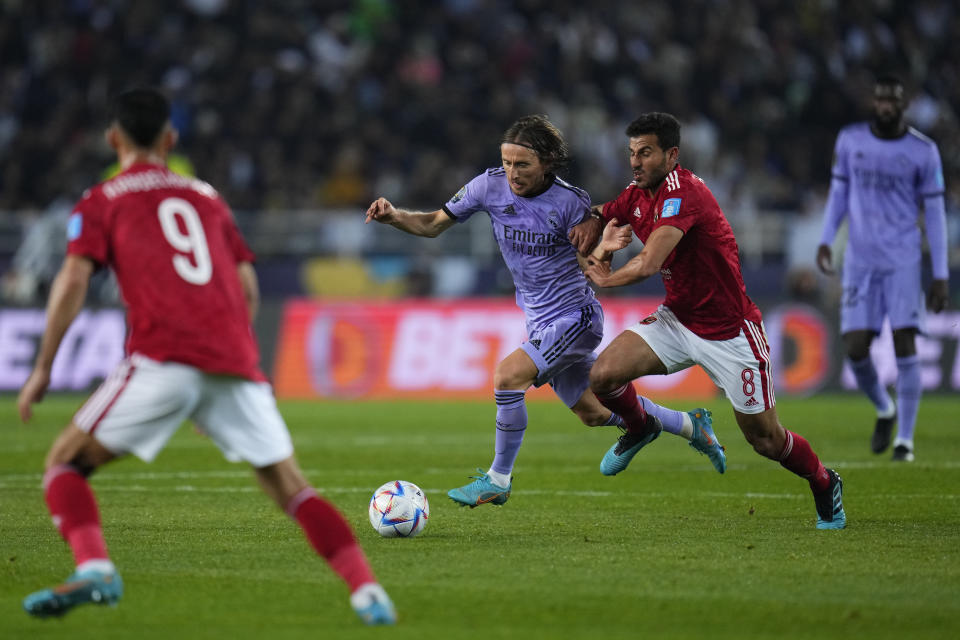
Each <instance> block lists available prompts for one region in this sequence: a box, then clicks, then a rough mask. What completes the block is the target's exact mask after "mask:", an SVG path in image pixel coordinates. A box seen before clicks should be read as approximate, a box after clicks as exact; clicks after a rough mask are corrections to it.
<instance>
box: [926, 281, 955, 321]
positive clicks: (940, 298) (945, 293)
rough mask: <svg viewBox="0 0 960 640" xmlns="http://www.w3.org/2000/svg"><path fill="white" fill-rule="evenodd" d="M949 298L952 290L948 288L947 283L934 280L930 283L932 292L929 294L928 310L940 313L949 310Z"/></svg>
mask: <svg viewBox="0 0 960 640" xmlns="http://www.w3.org/2000/svg"><path fill="white" fill-rule="evenodd" d="M949 298H950V290H949V288H948V287H947V281H946V280H934V281H933V282H931V283H930V291H928V292H927V309H930V311H933V312H934V313H940V312H941V311H943V310H944V309H946V308H947V301H948V300H949Z"/></svg>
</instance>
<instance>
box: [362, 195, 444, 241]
mask: <svg viewBox="0 0 960 640" xmlns="http://www.w3.org/2000/svg"><path fill="white" fill-rule="evenodd" d="M371 220H375V221H376V222H382V223H384V224H389V225H390V226H392V227H396V228H397V229H400V230H401V231H406V232H407V233H412V234H413V235H415V236H423V237H426V238H436V237H437V236H438V235H440V234H441V233H443V232H444V231H446V230H447V229H449V228H450V227H451V226H453V223H454V220H453V218H451V217H450V216H448V215H447V212H446V211H444V210H443V209H438V210H436V211H433V212H432V213H426V212H422V211H407V210H405V209H397V208H396V207H394V206H393V205H392V204H391V203H390V201H389V200H387V199H386V198H377V199H376V200H374V201H373V202H372V203H371V204H370V206H369V207H367V219H366V220H365V221H364V224H367V223H369V222H370V221H371Z"/></svg>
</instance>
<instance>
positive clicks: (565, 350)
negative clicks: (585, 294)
mask: <svg viewBox="0 0 960 640" xmlns="http://www.w3.org/2000/svg"><path fill="white" fill-rule="evenodd" d="M527 333H528V334H529V336H530V338H529V339H528V340H527V341H526V342H524V343H523V344H522V345H520V348H521V349H523V350H524V351H525V352H526V353H527V355H528V356H530V358H532V359H533V362H534V364H536V365H537V379H536V381H535V382H534V385H535V386H537V387H540V386H543V385H544V384H546V383H549V384H550V386H551V387H553V391H554V393H556V394H557V397H559V398H560V400H562V401H563V403H564V404H565V405H567V406H568V407H572V406H573V405H575V404H576V403H577V401H578V400H580V396H582V395H583V392H584V391H586V390H587V388H588V387H589V386H590V367H592V366H593V363H594V361H595V360H596V359H597V354H596V353H594V350H595V349H596V348H597V347H598V346H599V345H600V340H601V339H602V338H603V309H601V308H600V304H599V303H597V304H592V305H588V306H586V307H583V308H581V309H578V310H577V311H574V312H572V313H568V314H566V315H563V316H560V317H559V318H556V319H555V320H554V321H553V322H551V323H549V324H546V325H543V326H541V327H538V328H532V327H530V326H527Z"/></svg>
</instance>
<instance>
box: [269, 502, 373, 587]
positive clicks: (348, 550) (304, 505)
mask: <svg viewBox="0 0 960 640" xmlns="http://www.w3.org/2000/svg"><path fill="white" fill-rule="evenodd" d="M286 511H287V513H288V514H289V515H290V517H292V518H294V519H295V520H296V521H297V522H298V523H300V527H301V528H302V529H303V532H304V533H305V534H306V536H307V540H309V541H310V545H311V546H312V547H313V548H314V549H316V551H317V553H319V554H320V555H321V556H323V557H324V558H325V559H326V561H327V562H328V563H329V564H330V568H331V569H333V570H334V571H335V572H337V574H338V575H339V576H340V577H341V578H343V580H344V582H346V583H347V585H349V587H350V591H351V592H353V591H356V589H357V588H358V587H359V586H360V585H363V584H366V583H368V582H376V581H377V579H376V578H375V577H374V575H373V570H372V569H370V564H369V563H368V562H367V558H366V556H364V555H363V550H362V549H360V545H359V544H357V539H356V538H354V537H353V532H352V531H351V530H350V525H348V524H347V521H346V520H344V519H343V516H342V515H340V512H339V511H337V510H336V509H335V508H334V506H333V505H332V504H330V503H329V502H327V501H326V500H324V499H323V498H321V497H320V496H319V495H317V492H316V490H315V489H313V487H307V488H306V489H304V490H303V491H301V492H300V493H298V494H297V495H296V496H294V497H293V499H292V500H291V501H290V503H289V504H288V505H287V509H286Z"/></svg>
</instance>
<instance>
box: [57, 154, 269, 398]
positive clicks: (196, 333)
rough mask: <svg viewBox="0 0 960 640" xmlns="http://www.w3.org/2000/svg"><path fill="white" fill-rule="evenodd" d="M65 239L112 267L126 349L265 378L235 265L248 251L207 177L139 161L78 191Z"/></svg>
mask: <svg viewBox="0 0 960 640" xmlns="http://www.w3.org/2000/svg"><path fill="white" fill-rule="evenodd" d="M67 239H68V244H67V253H69V254H73V255H78V256H84V257H86V258H90V259H91V260H93V261H94V262H96V263H97V264H98V265H101V266H109V267H111V268H112V269H113V271H114V273H115V274H116V276H117V281H118V283H119V285H120V292H121V294H122V296H123V300H124V302H125V304H126V306H127V326H128V329H127V341H126V351H127V353H128V354H132V353H139V354H142V355H144V356H147V357H148V358H152V359H154V360H158V361H161V362H167V361H172V362H180V363H183V364H188V365H191V366H194V367H197V368H198V369H200V370H202V371H205V372H208V373H216V374H227V375H235V376H240V377H243V378H247V379H250V380H255V381H263V380H266V378H265V377H264V375H263V373H262V372H261V371H260V366H259V360H260V355H259V352H258V349H257V344H256V340H255V338H254V336H253V332H252V329H251V327H250V314H249V311H248V309H247V303H246V299H245V298H244V294H243V287H242V285H241V283H240V278H239V277H238V275H237V264H238V263H240V262H249V261H252V260H253V257H254V256H253V253H252V252H251V251H250V249H249V248H248V247H247V245H246V243H245V242H244V241H243V238H242V237H241V235H240V232H239V230H238V229H237V226H236V223H235V222H234V219H233V214H232V213H231V212H230V209H229V208H228V207H227V205H226V203H225V202H224V201H223V200H222V199H221V198H220V196H219V195H218V194H217V192H216V191H215V190H214V189H213V187H211V186H210V185H208V184H207V183H205V182H203V181H201V180H195V179H191V178H185V177H183V176H180V175H177V174H175V173H173V172H172V171H170V170H169V169H167V168H166V167H162V166H158V165H153V164H135V165H133V166H132V167H130V168H129V169H127V170H126V171H124V172H123V173H121V174H120V175H118V176H116V177H114V178H112V179H110V180H107V181H106V182H103V183H101V184H99V185H97V186H95V187H93V188H92V189H89V190H88V191H87V192H86V193H84V195H83V198H82V199H81V200H80V202H79V203H77V205H76V207H74V210H73V213H72V214H71V215H70V218H69V219H68V223H67Z"/></svg>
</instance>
